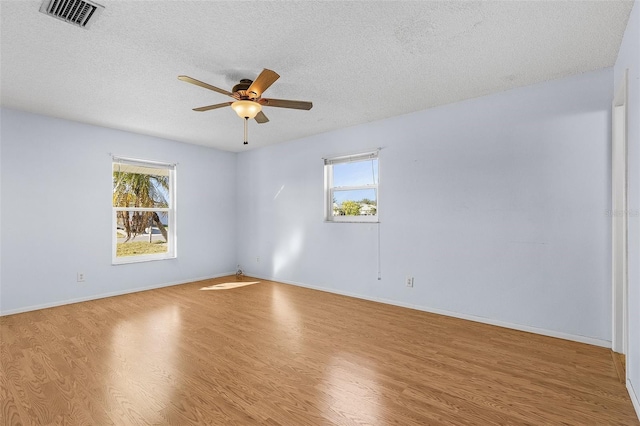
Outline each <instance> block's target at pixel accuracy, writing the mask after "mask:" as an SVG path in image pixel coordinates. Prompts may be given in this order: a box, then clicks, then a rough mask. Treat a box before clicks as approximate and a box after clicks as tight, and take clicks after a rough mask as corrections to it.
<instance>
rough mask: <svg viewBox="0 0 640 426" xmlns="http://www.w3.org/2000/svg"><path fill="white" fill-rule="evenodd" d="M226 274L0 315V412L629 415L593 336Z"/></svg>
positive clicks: (10, 415)
mask: <svg viewBox="0 0 640 426" xmlns="http://www.w3.org/2000/svg"><path fill="white" fill-rule="evenodd" d="M230 280H234V278H227V279H217V280H208V281H201V282H196V283H192V284H185V285H180V286H175V287H167V288H163V289H158V290H152V291H146V292H141V293H135V294H130V295H126V296H119V297H112V298H109V299H101V300H95V301H91V302H85V303H78V304H74V305H67V306H62V307H58V308H52V309H45V310H41V311H35V312H29V313H24V314H19V315H12V316H7V317H3V318H0V328H1V335H0V337H1V339H2V340H1V343H0V350H1V352H0V355H1V357H2V369H1V371H0V397H1V400H2V412H1V413H0V415H1V416H2V418H0V424H3V425H4V424H6V425H19V424H25V425H31V424H33V425H49V424H55V425H58V424H66V425H112V424H116V425H146V424H162V425H164V424H171V425H190V424H198V425H205V424H211V425H226V424H237V425H252V424H266V425H293V426H298V425H362V424H372V425H392V424H397V425H429V424H433V425H438V424H456V425H459V424H464V425H470V424H474V425H475V424H477V425H489V424H509V425H516V424H532V425H556V424H574V425H591V424H593V425H604V424H616V425H637V424H640V423H639V422H638V420H637V417H636V415H635V412H634V410H633V407H632V404H631V402H630V400H629V397H628V395H627V393H626V390H625V387H624V385H623V384H622V383H620V382H619V381H618V378H617V376H616V371H615V367H614V365H613V360H612V357H611V353H610V351H609V350H608V349H605V348H599V347H594V346H589V345H585V344H580V343H575V342H569V341H563V340H560V339H554V338H550V337H544V336H538V335H534V334H529V333H524V332H518V331H513V330H508V329H504V328H499V327H494V326H489V325H484V324H478V323H474V322H469V321H464V320H459V319H454V318H449V317H444V316H439V315H434V314H429V313H425V312H420V311H414V310H410V309H405V308H400V307H395V306H390V305H384V304H379V303H374V302H368V301H363V300H358V299H353V298H349V297H344V296H338V295H334V294H330V293H324V292H320V291H314V290H309V289H304V288H299V287H294V286H289V285H285V284H280V283H275V282H270V281H261V282H260V283H259V284H256V285H250V286H246V287H241V288H236V289H232V290H224V291H200V290H199V289H200V288H201V287H204V286H209V285H212V284H215V283H219V282H225V281H230Z"/></svg>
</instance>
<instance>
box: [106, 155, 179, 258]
mask: <svg viewBox="0 0 640 426" xmlns="http://www.w3.org/2000/svg"><path fill="white" fill-rule="evenodd" d="M116 163H120V164H126V165H130V166H140V167H149V168H161V169H167V170H168V171H169V206H168V207H151V208H148V207H113V203H112V213H111V234H112V236H111V239H112V244H111V264H112V265H123V264H130V263H139V262H149V261H154V260H166V259H175V258H176V257H177V250H176V245H177V242H176V236H177V232H176V223H177V220H176V164H171V163H162V162H157V161H149V160H140V159H133V158H125V157H113V159H112V162H111V179H112V182H113V165H114V164H116ZM112 189H113V184H112ZM119 211H140V212H149V211H151V212H166V213H168V222H167V226H168V231H167V232H168V235H167V237H168V240H169V241H168V242H167V252H166V253H154V254H148V255H140V256H123V257H117V249H118V237H117V236H116V234H117V232H115V231H116V229H117V221H118V218H117V212H119Z"/></svg>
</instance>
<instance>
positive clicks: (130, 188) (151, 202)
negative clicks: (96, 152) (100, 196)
mask: <svg viewBox="0 0 640 426" xmlns="http://www.w3.org/2000/svg"><path fill="white" fill-rule="evenodd" d="M169 193H170V192H169V169H167V168H159V167H145V166H140V165H135V166H134V165H130V164H122V163H113V207H169V204H170V202H171V200H170V199H169Z"/></svg>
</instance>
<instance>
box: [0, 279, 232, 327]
mask: <svg viewBox="0 0 640 426" xmlns="http://www.w3.org/2000/svg"><path fill="white" fill-rule="evenodd" d="M235 273H236V272H235V271H233V272H225V273H222V274H216V275H211V276H207V277H199V278H190V279H187V280H180V281H173V282H168V283H162V284H157V285H152V286H148V287H138V288H132V289H127V290H122V291H114V292H111V293H102V294H98V295H93V296H86V297H78V298H75V299H68V300H61V301H59V302H53V303H45V304H42V305H33V306H27V307H24V308H18V309H11V310H9V311H1V312H0V317H2V316H7V315H15V314H22V313H24V312H30V311H37V310H39V309H47V308H55V307H56V306H63V305H70V304H72V303H80V302H88V301H89V300H97V299H104V298H107V297H114V296H122V295H123V294H130V293H138V292H140V291H147V290H155V289H157V288H162V287H171V286H174V285H180V284H188V283H192V282H196V281H202V280H210V279H213V278H220V277H226V276H229V275H235Z"/></svg>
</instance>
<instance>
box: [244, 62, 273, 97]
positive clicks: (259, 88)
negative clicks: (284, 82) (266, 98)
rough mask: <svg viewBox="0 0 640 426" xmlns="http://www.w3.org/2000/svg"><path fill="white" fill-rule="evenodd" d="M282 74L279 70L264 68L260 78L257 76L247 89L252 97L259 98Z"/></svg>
mask: <svg viewBox="0 0 640 426" xmlns="http://www.w3.org/2000/svg"><path fill="white" fill-rule="evenodd" d="M279 78H280V76H279V75H278V73H277V72H275V71H271V70H268V69H266V68H265V69H263V70H262V72H261V73H260V75H259V76H258V78H256V79H255V80H254V81H253V83H251V86H249V88H248V89H247V93H248V95H249V96H250V97H253V98H259V97H260V96H262V94H263V93H264V91H265V90H267V89H268V88H269V86H271V85H272V84H273V83H274V82H275V81H276V80H277V79H279Z"/></svg>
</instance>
